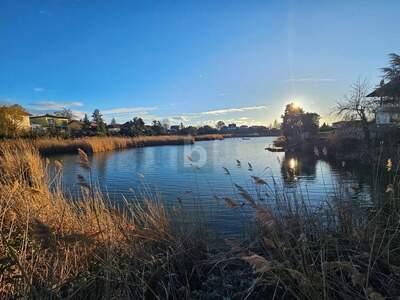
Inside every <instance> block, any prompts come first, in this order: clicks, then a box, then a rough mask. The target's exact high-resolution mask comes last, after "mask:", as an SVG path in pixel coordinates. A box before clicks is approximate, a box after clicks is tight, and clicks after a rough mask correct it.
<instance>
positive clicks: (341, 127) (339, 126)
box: [332, 120, 365, 140]
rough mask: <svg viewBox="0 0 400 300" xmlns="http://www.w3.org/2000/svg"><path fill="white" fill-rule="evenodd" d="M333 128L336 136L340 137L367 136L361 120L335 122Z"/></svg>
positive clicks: (362, 137) (354, 137) (355, 137)
mask: <svg viewBox="0 0 400 300" xmlns="http://www.w3.org/2000/svg"><path fill="white" fill-rule="evenodd" d="M332 128H333V130H334V134H335V135H336V137H338V138H340V139H357V140H363V139H364V137H365V134H364V130H363V128H362V122H361V121H360V120H354V121H339V122H333V123H332Z"/></svg>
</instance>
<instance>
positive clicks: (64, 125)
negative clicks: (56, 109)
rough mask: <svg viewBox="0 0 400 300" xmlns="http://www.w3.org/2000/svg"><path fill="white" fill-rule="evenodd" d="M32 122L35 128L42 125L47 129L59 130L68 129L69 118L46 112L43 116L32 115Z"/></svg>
mask: <svg viewBox="0 0 400 300" xmlns="http://www.w3.org/2000/svg"><path fill="white" fill-rule="evenodd" d="M30 123H31V125H32V127H33V128H38V127H41V128H43V129H45V130H47V129H56V130H59V131H67V130H68V123H69V119H68V118H66V117H59V116H54V115H50V114H46V115H43V116H31V117H30Z"/></svg>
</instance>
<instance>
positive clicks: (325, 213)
mask: <svg viewBox="0 0 400 300" xmlns="http://www.w3.org/2000/svg"><path fill="white" fill-rule="evenodd" d="M388 169H390V168H388ZM389 171H390V170H389ZM227 175H228V176H230V174H229V173H227ZM392 176H393V177H392V183H391V184H389V186H388V188H387V189H386V194H385V195H383V196H382V197H381V198H380V197H378V196H377V195H378V191H377V190H376V191H375V193H372V195H373V196H374V198H373V199H372V203H365V202H363V201H360V200H358V199H357V198H356V197H354V196H352V194H349V192H348V191H347V190H346V189H345V188H344V189H343V190H342V189H338V190H337V191H336V193H335V195H333V196H332V198H331V199H330V201H329V202H328V203H323V204H320V206H319V207H315V206H312V205H311V203H309V202H308V200H307V198H308V197H307V195H306V194H304V193H302V192H301V191H300V192H299V191H298V192H296V193H293V191H292V192H290V193H289V192H288V191H287V190H286V189H285V188H284V186H281V185H280V184H279V183H278V181H277V180H275V179H273V180H262V179H261V178H258V177H253V179H254V184H255V185H256V186H258V189H259V193H260V194H263V193H264V191H265V193H266V194H270V195H273V196H272V197H271V198H270V199H269V200H270V201H265V199H264V200H262V201H261V200H260V199H257V197H255V198H253V197H252V196H251V195H250V193H249V192H247V191H246V190H245V189H244V188H243V187H241V186H239V185H237V184H236V185H235V186H236V188H237V189H238V192H239V194H240V195H241V196H242V197H243V200H244V201H245V203H246V204H249V206H250V207H252V209H254V212H255V216H256V218H257V221H258V224H259V227H258V230H256V232H254V234H253V236H252V237H251V239H249V240H248V241H247V242H243V241H239V244H235V245H234V248H232V251H235V252H239V253H240V255H239V256H240V257H241V258H242V259H243V260H244V261H245V262H247V263H248V264H250V265H251V266H253V268H254V272H255V274H257V276H258V277H259V279H258V281H257V282H256V283H255V285H254V286H253V293H255V292H256V291H260V290H264V291H266V294H267V295H271V294H273V295H275V296H274V297H275V298H277V299H280V298H288V299H395V298H396V297H397V296H398V295H399V294H400V222H399V220H400V205H399V203H400V202H399V201H400V189H399V187H400V180H399V176H398V174H397V173H396V174H394V175H392ZM376 189H377V188H376ZM226 204H227V206H228V207H229V208H237V205H232V203H230V201H226ZM238 249H239V250H238Z"/></svg>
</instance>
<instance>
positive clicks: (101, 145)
mask: <svg viewBox="0 0 400 300" xmlns="http://www.w3.org/2000/svg"><path fill="white" fill-rule="evenodd" d="M223 138H224V137H223V136H222V135H220V134H207V135H199V136H195V137H192V136H179V135H160V136H138V137H84V138H77V139H61V138H40V139H35V140H29V143H30V144H32V145H33V146H34V147H36V148H37V149H38V150H39V152H40V153H41V154H57V153H77V151H78V149H82V150H84V151H85V152H86V153H95V152H106V151H113V150H121V149H125V148H136V147H146V146H162V145H184V144H193V143H194V142H195V141H206V140H221V139H223ZM15 143H18V141H17V140H8V141H3V142H1V144H11V145H13V144H15Z"/></svg>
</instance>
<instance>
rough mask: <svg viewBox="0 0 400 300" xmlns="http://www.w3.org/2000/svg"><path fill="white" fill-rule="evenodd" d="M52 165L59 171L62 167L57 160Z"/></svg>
mask: <svg viewBox="0 0 400 300" xmlns="http://www.w3.org/2000/svg"><path fill="white" fill-rule="evenodd" d="M54 166H55V167H56V171H57V172H60V171H61V170H62V169H63V164H62V163H61V162H60V161H59V160H55V161H54Z"/></svg>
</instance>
